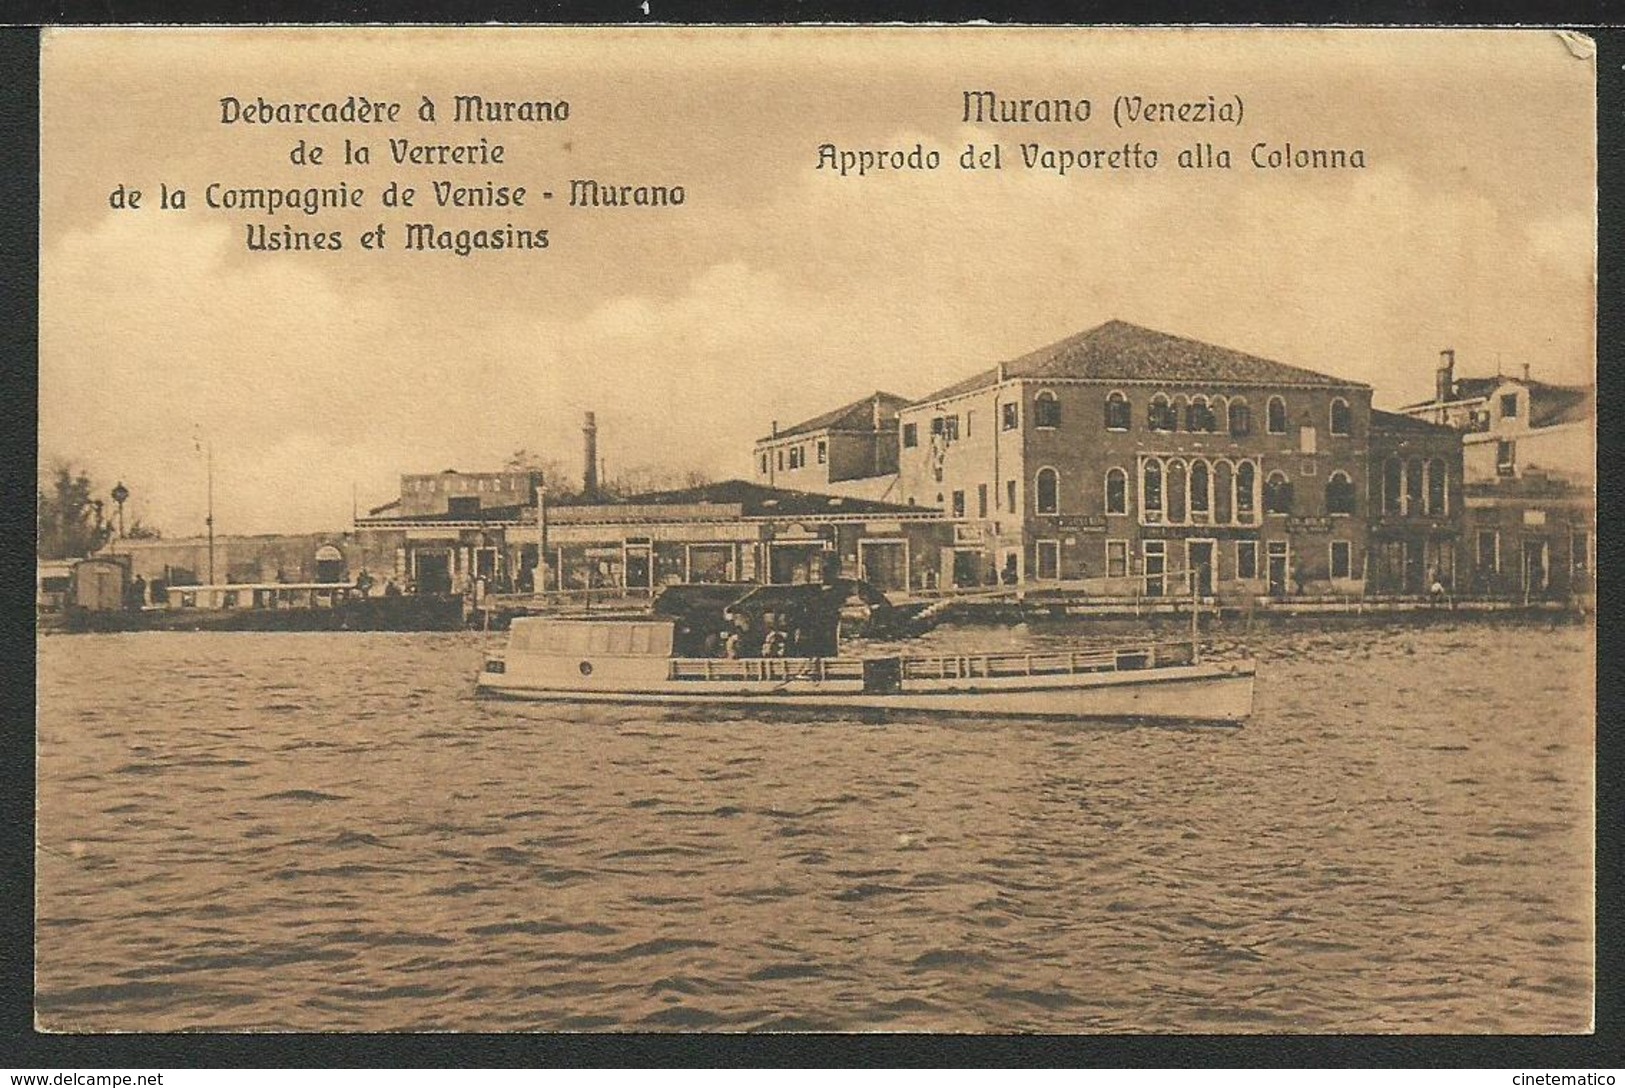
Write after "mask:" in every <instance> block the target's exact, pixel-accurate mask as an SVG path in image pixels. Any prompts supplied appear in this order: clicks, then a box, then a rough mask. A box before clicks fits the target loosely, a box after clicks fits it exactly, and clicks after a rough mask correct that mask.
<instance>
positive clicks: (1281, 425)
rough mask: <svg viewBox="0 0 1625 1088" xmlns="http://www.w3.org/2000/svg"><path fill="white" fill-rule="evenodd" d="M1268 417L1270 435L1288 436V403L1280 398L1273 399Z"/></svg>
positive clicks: (1271, 399)
mask: <svg viewBox="0 0 1625 1088" xmlns="http://www.w3.org/2000/svg"><path fill="white" fill-rule="evenodd" d="M1268 415H1269V419H1268V420H1267V425H1268V427H1269V432H1270V434H1286V401H1284V400H1282V399H1281V398H1280V397H1271V398H1270V403H1269V409H1268Z"/></svg>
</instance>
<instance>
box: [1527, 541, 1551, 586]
mask: <svg viewBox="0 0 1625 1088" xmlns="http://www.w3.org/2000/svg"><path fill="white" fill-rule="evenodd" d="M1523 591H1524V595H1525V596H1529V597H1533V596H1535V595H1536V594H1538V593H1545V592H1546V541H1545V540H1526V541H1524V542H1523Z"/></svg>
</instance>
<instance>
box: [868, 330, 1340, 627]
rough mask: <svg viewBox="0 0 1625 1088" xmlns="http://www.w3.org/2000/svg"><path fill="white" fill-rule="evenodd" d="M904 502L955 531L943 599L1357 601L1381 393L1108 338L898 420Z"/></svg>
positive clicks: (1199, 346)
mask: <svg viewBox="0 0 1625 1088" xmlns="http://www.w3.org/2000/svg"><path fill="white" fill-rule="evenodd" d="M898 423H899V426H898V437H899V446H900V451H899V479H898V484H897V490H896V494H897V495H898V496H899V497H900V498H901V499H902V501H903V502H904V503H906V504H908V505H918V506H923V507H928V508H933V509H940V510H942V511H943V512H944V513H946V515H947V516H948V518H949V520H950V521H952V522H953V523H954V526H955V539H954V542H953V546H952V548H951V549H950V550H949V552H948V553H947V554H945V556H944V558H943V560H942V579H943V584H945V585H946V584H954V585H961V586H965V585H974V584H979V583H987V582H992V581H995V580H998V581H1003V582H1019V583H1023V584H1027V583H1033V582H1038V583H1043V582H1054V581H1078V580H1083V581H1084V582H1085V583H1086V585H1087V587H1088V588H1089V589H1091V590H1093V591H1097V592H1103V593H1117V594H1135V593H1142V594H1148V595H1161V594H1166V593H1175V592H1184V587H1185V586H1186V585H1187V584H1188V583H1187V582H1186V581H1185V578H1186V572H1187V571H1193V570H1194V571H1196V572H1198V574H1197V577H1198V578H1199V579H1200V583H1201V584H1202V585H1203V587H1204V588H1205V589H1207V590H1209V591H1210V592H1221V593H1228V592H1238V593H1265V592H1271V593H1277V594H1284V593H1289V592H1295V591H1298V590H1300V589H1301V590H1304V591H1315V590H1332V589H1337V588H1343V587H1350V588H1352V587H1355V586H1357V584H1358V580H1359V578H1360V575H1361V572H1362V570H1363V564H1364V562H1365V554H1364V553H1365V546H1366V539H1367V523H1366V517H1367V514H1368V510H1367V509H1366V506H1367V503H1368V499H1367V496H1368V495H1369V493H1370V492H1369V479H1368V473H1369V467H1368V466H1369V462H1368V457H1367V443H1368V440H1369V437H1370V426H1371V389H1370V387H1369V386H1367V385H1364V384H1362V383H1359V382H1353V381H1348V380H1345V379H1341V378H1336V377H1332V376H1330V375H1326V374H1320V373H1316V372H1314V371H1311V370H1306V369H1303V368H1301V367H1296V366H1290V365H1287V364H1285V363H1278V362H1274V361H1272V360H1268V359H1262V358H1259V357H1257V356H1253V355H1248V354H1245V353H1243V352H1239V351H1233V350H1231V349H1228V348H1222V347H1217V346H1214V345H1210V344H1204V343H1201V342H1198V341H1195V340H1189V339H1186V338H1183V337H1178V336H1171V335H1168V334H1165V333H1160V332H1155V331H1152V330H1150V329H1145V328H1141V327H1138V326H1135V325H1131V324H1128V323H1126V322H1122V321H1111V322H1108V323H1106V324H1104V325H1101V326H1099V327H1097V328H1094V329H1090V330H1088V331H1086V332H1082V333H1079V334H1077V335H1075V336H1072V337H1069V338H1067V339H1065V340H1062V341H1060V342H1058V343H1055V344H1052V345H1050V346H1048V347H1045V348H1041V349H1039V350H1037V351H1034V352H1032V353H1030V354H1028V355H1024V356H1022V357H1020V358H1018V359H1015V360H1012V361H1010V362H1006V363H1001V364H999V365H997V366H995V367H992V368H990V369H988V370H985V371H983V372H981V373H979V374H976V375H974V376H972V377H970V378H967V379H965V380H964V381H961V382H958V383H956V384H954V385H951V386H948V387H946V388H944V389H941V390H938V391H937V392H936V393H933V394H931V395H930V396H928V397H925V398H923V399H922V400H920V401H917V402H915V403H913V404H911V405H908V406H907V407H905V408H903V409H901V410H900V412H899V413H898Z"/></svg>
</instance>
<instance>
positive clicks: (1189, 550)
mask: <svg viewBox="0 0 1625 1088" xmlns="http://www.w3.org/2000/svg"><path fill="white" fill-rule="evenodd" d="M1217 546H1218V542H1217V541H1214V540H1187V541H1185V565H1186V566H1187V567H1189V568H1190V571H1191V574H1192V577H1193V578H1194V579H1195V583H1196V588H1195V590H1194V592H1195V593H1196V595H1197V596H1199V597H1211V596H1213V584H1214V581H1215V580H1216V579H1215V577H1214V570H1213V556H1214V553H1215V551H1216V550H1217Z"/></svg>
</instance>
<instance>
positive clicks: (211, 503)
mask: <svg viewBox="0 0 1625 1088" xmlns="http://www.w3.org/2000/svg"><path fill="white" fill-rule="evenodd" d="M208 462H209V514H208V516H207V517H206V518H204V519H203V524H204V525H206V526H207V527H208V529H209V584H210V585H211V586H212V585H214V443H213V442H212V441H211V442H210V443H209V446H208Z"/></svg>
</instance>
